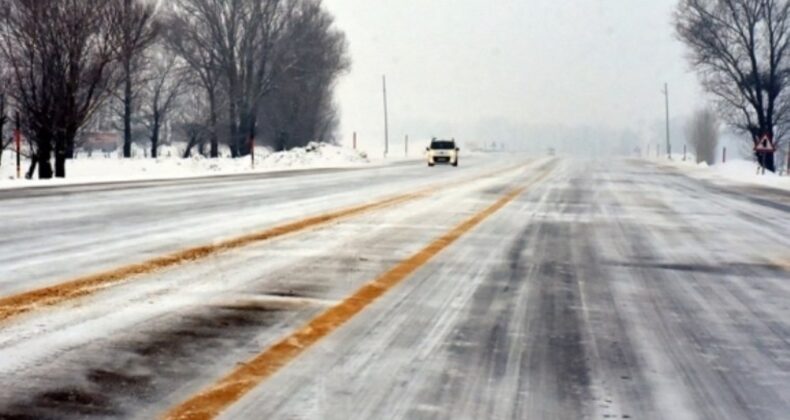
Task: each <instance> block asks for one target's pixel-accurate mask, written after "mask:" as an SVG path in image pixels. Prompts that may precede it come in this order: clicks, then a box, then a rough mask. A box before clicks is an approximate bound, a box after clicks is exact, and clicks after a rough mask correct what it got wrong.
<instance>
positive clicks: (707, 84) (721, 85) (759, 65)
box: [675, 0, 790, 171]
mask: <svg viewBox="0 0 790 420" xmlns="http://www.w3.org/2000/svg"><path fill="white" fill-rule="evenodd" d="M675 30H676V33H677V35H678V37H679V39H680V40H681V41H683V42H684V43H685V44H686V45H687V47H688V50H689V58H690V61H691V63H692V65H693V67H694V68H695V69H696V70H697V73H698V74H699V75H700V78H701V80H702V83H703V86H704V88H705V90H706V91H707V92H708V93H710V94H711V95H712V96H713V97H714V98H715V99H716V103H717V105H718V106H717V109H718V114H719V116H720V117H721V118H722V120H723V121H725V122H728V123H729V124H730V125H731V126H732V127H733V128H735V129H737V130H739V131H740V132H742V133H745V134H746V136H747V138H748V140H749V141H750V142H752V144H755V145H756V144H757V142H758V141H759V140H760V139H762V138H763V137H766V136H767V137H770V138H771V139H772V140H773V141H774V143H775V144H776V145H777V146H778V147H782V145H783V144H785V142H786V141H787V137H788V132H790V89H788V88H789V87H790V0H680V2H679V5H678V8H677V10H676V12H675ZM703 123H704V122H703ZM703 125H704V124H703ZM758 161H759V162H760V163H761V164H762V165H763V166H764V167H765V168H766V169H768V170H770V171H775V169H776V165H775V162H774V159H773V156H766V157H765V158H764V159H758Z"/></svg>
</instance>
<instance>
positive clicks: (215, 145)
mask: <svg viewBox="0 0 790 420" xmlns="http://www.w3.org/2000/svg"><path fill="white" fill-rule="evenodd" d="M208 100H209V114H210V115H209V124H210V125H211V126H210V130H211V132H210V136H211V137H210V141H211V152H210V156H211V158H218V157H219V139H218V136H217V98H216V95H215V94H214V92H209V97H208ZM201 147H202V143H201ZM200 154H203V151H202V150H201V152H200Z"/></svg>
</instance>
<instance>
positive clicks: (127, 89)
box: [123, 58, 132, 159]
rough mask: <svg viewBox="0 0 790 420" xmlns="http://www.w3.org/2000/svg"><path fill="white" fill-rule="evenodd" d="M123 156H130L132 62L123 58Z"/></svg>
mask: <svg viewBox="0 0 790 420" xmlns="http://www.w3.org/2000/svg"><path fill="white" fill-rule="evenodd" d="M123 65H124V89H123V157H124V158H127V159H128V158H130V157H132V64H131V60H130V59H129V58H124V64H123Z"/></svg>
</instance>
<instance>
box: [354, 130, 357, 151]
mask: <svg viewBox="0 0 790 420" xmlns="http://www.w3.org/2000/svg"><path fill="white" fill-rule="evenodd" d="M354 150H357V132H356V131H355V132H354Z"/></svg>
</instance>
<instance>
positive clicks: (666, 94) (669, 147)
mask: <svg viewBox="0 0 790 420" xmlns="http://www.w3.org/2000/svg"><path fill="white" fill-rule="evenodd" d="M664 99H665V103H666V110H667V159H670V160H671V159H672V144H671V143H670V142H669V85H668V84H666V83H664Z"/></svg>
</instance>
